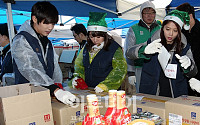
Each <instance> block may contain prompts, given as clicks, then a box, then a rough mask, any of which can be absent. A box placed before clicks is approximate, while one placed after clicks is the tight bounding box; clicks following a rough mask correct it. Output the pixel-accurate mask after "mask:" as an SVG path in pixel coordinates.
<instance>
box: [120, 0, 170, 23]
mask: <svg viewBox="0 0 200 125" xmlns="http://www.w3.org/2000/svg"><path fill="white" fill-rule="evenodd" d="M146 1H148V0H117V9H118V11H119V13H121V14H122V15H121V16H118V17H119V18H123V19H131V20H139V19H140V6H141V4H142V3H144V2H146ZM150 1H152V3H153V4H154V5H155V8H156V19H159V20H162V19H163V18H164V17H165V15H166V11H165V7H166V6H168V5H169V4H170V2H171V1H172V0H150Z"/></svg>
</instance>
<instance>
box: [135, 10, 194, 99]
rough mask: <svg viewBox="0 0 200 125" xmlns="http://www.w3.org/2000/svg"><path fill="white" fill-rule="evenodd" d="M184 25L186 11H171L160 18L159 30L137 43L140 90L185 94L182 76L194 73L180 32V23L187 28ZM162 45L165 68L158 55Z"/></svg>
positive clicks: (187, 18)
mask: <svg viewBox="0 0 200 125" xmlns="http://www.w3.org/2000/svg"><path fill="white" fill-rule="evenodd" d="M184 22H186V24H184ZM188 25H189V16H188V13H185V12H181V11H178V10H174V11H171V12H170V13H169V14H168V15H167V16H166V17H165V18H164V21H163V24H162V28H161V30H160V31H158V32H156V33H155V34H154V35H153V36H152V37H151V40H149V41H148V44H147V45H143V46H141V48H140V50H139V51H140V57H141V58H144V59H145V63H144V66H143V70H142V75H141V83H140V92H141V93H147V94H153V95H160V96H166V97H173V98H175V97H178V96H180V95H187V94H188V81H187V78H186V77H188V78H191V77H193V76H195V74H196V73H197V68H196V65H195V63H194V60H193V56H192V52H191V50H190V46H189V44H187V41H186V39H185V37H184V36H183V34H181V28H182V27H183V26H184V28H185V29H188ZM159 38H160V39H159ZM151 41H152V42H151ZM163 48H165V49H166V50H167V52H168V53H169V55H170V58H169V60H168V61H166V62H167V66H166V67H167V68H164V69H162V67H161V64H160V60H159V59H158V57H159V54H160V55H161V54H162V50H163ZM163 53H164V51H163ZM171 76H173V77H171Z"/></svg>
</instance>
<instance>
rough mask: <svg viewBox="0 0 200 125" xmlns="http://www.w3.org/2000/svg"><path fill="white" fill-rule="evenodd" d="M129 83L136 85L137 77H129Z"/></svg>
mask: <svg viewBox="0 0 200 125" xmlns="http://www.w3.org/2000/svg"><path fill="white" fill-rule="evenodd" d="M128 82H129V83H130V84H131V85H135V83H136V77H135V76H129V77H128Z"/></svg>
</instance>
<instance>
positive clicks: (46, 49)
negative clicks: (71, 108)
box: [11, 2, 76, 104]
mask: <svg viewBox="0 0 200 125" xmlns="http://www.w3.org/2000/svg"><path fill="white" fill-rule="evenodd" d="M57 22H58V11H57V9H56V7H55V6H54V5H52V4H51V3H50V2H37V3H35V4H34V5H33V7H32V10H31V21H26V22H25V23H24V24H23V25H22V26H21V27H20V29H19V33H18V34H17V35H16V37H15V38H14V40H13V44H12V49H11V53H12V56H13V66H14V72H15V83H16V84H22V83H28V82H30V83H32V84H34V85H36V86H44V87H46V88H48V89H50V93H51V95H55V97H56V98H57V99H58V100H60V101H61V102H63V103H65V104H72V103H73V102H74V101H75V98H76V97H75V96H74V95H73V94H71V93H70V92H68V91H63V90H62V89H60V88H59V87H58V86H57V85H55V83H62V72H61V70H60V67H59V65H58V56H57V54H56V53H55V50H54V48H53V45H52V43H51V41H50V40H49V39H48V38H47V36H48V35H49V33H50V32H51V31H52V29H53V28H54V25H55V24H56V23H57Z"/></svg>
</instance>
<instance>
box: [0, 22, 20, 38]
mask: <svg viewBox="0 0 200 125" xmlns="http://www.w3.org/2000/svg"><path fill="white" fill-rule="evenodd" d="M14 32H15V34H17V30H16V28H15V27H14ZM0 34H1V35H2V36H3V35H5V36H7V37H8V38H9V33H8V24H7V23H4V24H0Z"/></svg>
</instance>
